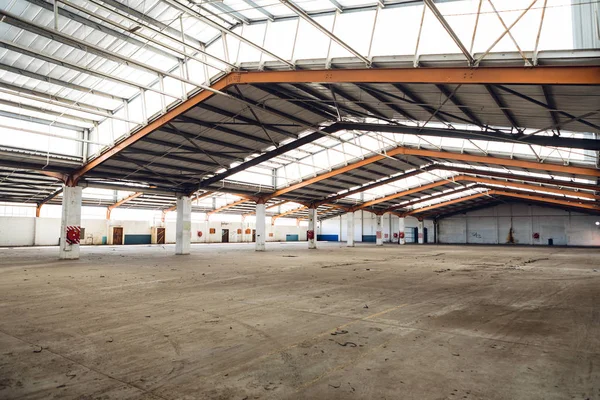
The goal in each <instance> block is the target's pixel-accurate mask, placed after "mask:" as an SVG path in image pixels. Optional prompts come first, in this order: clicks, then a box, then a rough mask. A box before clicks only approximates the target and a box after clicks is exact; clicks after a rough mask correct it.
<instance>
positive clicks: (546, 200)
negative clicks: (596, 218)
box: [402, 189, 600, 216]
mask: <svg viewBox="0 0 600 400" xmlns="http://www.w3.org/2000/svg"><path fill="white" fill-rule="evenodd" d="M492 195H500V196H508V197H515V198H520V199H526V200H533V201H538V202H542V203H549V204H559V205H562V206H567V207H575V208H584V209H587V210H595V211H600V205H598V204H596V203H592V202H587V203H579V202H575V201H568V200H561V199H554V198H550V197H541V196H536V195H529V194H525V193H515V192H507V191H504V190H496V189H493V190H488V191H486V192H482V193H476V194H473V195H470V196H465V197H460V198H458V199H453V200H449V201H445V202H442V203H438V204H433V205H431V206H427V207H422V208H418V209H416V210H412V211H409V212H407V213H405V214H402V215H404V216H408V215H414V214H420V213H422V212H425V211H429V210H433V209H436V208H440V207H445V206H449V205H452V204H455V203H461V202H464V201H468V200H473V199H477V198H480V197H483V196H492Z"/></svg>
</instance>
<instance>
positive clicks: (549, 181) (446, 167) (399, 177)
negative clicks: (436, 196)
mask: <svg viewBox="0 0 600 400" xmlns="http://www.w3.org/2000/svg"><path fill="white" fill-rule="evenodd" d="M435 170H439V171H455V172H462V173H465V174H473V175H484V176H491V177H497V178H506V179H510V180H517V181H526V182H535V183H542V184H546V185H554V186H562V187H570V188H575V189H584V190H593V191H600V185H591V184H586V183H578V182H571V181H562V180H558V179H545V178H537V177H533V176H527V175H515V174H509V173H502V172H495V171H486V170H481V169H470V168H461V167H455V166H449V165H442V164H429V165H427V166H425V167H423V168H421V169H417V170H413V171H410V172H407V173H404V174H402V175H397V176H395V177H393V178H387V179H382V180H380V181H378V182H374V183H370V184H366V185H364V186H362V187H359V188H357V189H353V190H350V191H347V192H344V193H342V194H339V195H335V196H329V197H326V198H324V199H321V200H319V201H317V202H315V204H327V202H331V201H334V200H339V199H342V198H344V197H348V196H350V195H353V194H356V193H361V192H364V191H366V190H370V189H373V188H376V187H379V186H382V185H387V184H390V183H393V182H396V181H398V180H402V179H406V178H409V177H412V176H415V175H420V174H422V173H426V172H431V171H435ZM583 197H585V196H583Z"/></svg>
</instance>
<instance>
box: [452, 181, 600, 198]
mask: <svg viewBox="0 0 600 400" xmlns="http://www.w3.org/2000/svg"><path fill="white" fill-rule="evenodd" d="M454 179H455V180H456V181H461V182H464V181H468V182H477V183H487V184H490V185H497V186H504V187H508V188H511V187H513V188H519V189H525V190H537V191H541V192H547V193H554V194H558V195H564V196H575V197H581V198H584V199H590V200H600V196H598V195H595V194H593V193H585V192H574V191H572V190H564V189H556V188H549V187H545V186H535V185H528V184H525V183H518V182H506V181H499V180H497V179H489V178H480V177H475V176H463V175H459V176H456V177H454Z"/></svg>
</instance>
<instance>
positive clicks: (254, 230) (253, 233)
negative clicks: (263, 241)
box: [252, 229, 256, 242]
mask: <svg viewBox="0 0 600 400" xmlns="http://www.w3.org/2000/svg"><path fill="white" fill-rule="evenodd" d="M252 241H253V242H256V229H252Z"/></svg>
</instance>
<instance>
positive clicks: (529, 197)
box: [492, 190, 600, 211]
mask: <svg viewBox="0 0 600 400" xmlns="http://www.w3.org/2000/svg"><path fill="white" fill-rule="evenodd" d="M492 192H494V193H495V194H499V195H502V196H508V197H516V198H520V199H526V200H534V201H539V202H544V203H552V204H559V205H563V206H567V207H576V208H585V209H587V210H594V211H600V205H599V204H596V203H592V202H587V203H577V202H574V201H568V200H562V199H555V198H551V197H540V196H535V195H530V194H525V193H515V192H506V191H503V190H493V191H492Z"/></svg>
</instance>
